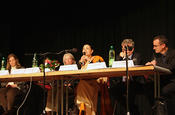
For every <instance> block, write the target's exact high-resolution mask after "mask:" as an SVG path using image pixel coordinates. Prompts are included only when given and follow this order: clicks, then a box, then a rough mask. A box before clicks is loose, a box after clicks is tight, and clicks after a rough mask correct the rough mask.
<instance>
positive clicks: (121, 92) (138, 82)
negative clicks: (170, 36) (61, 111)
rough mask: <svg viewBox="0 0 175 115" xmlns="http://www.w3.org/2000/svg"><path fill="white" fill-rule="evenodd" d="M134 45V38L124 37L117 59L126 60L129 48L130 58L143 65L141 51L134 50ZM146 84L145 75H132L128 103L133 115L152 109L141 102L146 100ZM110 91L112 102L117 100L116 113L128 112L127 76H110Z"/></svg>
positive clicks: (141, 114) (139, 114) (120, 114)
mask: <svg viewBox="0 0 175 115" xmlns="http://www.w3.org/2000/svg"><path fill="white" fill-rule="evenodd" d="M134 45H135V43H134V41H133V40H132V39H124V40H123V41H122V43H121V47H122V51H121V52H120V54H119V56H117V58H116V60H117V61H121V60H126V50H127V55H128V60H133V62H134V65H142V61H143V60H142V57H141V55H140V54H139V53H137V52H135V51H134V50H135V49H134ZM125 48H127V49H125ZM144 85H145V78H144V77H143V76H137V77H136V76H133V77H131V76H130V83H129V102H128V103H129V111H130V113H131V115H143V114H144V112H145V111H150V110H148V109H147V108H145V106H143V105H141V104H140V103H143V102H144V101H146V100H145V98H146V96H144ZM110 91H111V98H112V100H114V101H112V102H115V104H114V107H115V105H116V106H117V108H114V109H115V115H123V114H126V76H122V77H115V78H110ZM138 98H139V100H138ZM147 113H148V112H147ZM148 114H149V113H148Z"/></svg>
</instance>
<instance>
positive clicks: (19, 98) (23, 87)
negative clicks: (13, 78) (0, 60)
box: [0, 54, 44, 115]
mask: <svg viewBox="0 0 175 115" xmlns="http://www.w3.org/2000/svg"><path fill="white" fill-rule="evenodd" d="M20 68H22V66H21V64H20V63H19V60H18V58H17V56H16V55H15V54H9V55H8V57H7V66H6V69H7V70H9V72H11V70H13V69H20ZM2 84H3V88H1V89H0V105H1V106H2V107H3V109H4V111H5V112H4V113H3V115H9V114H12V115H15V114H16V113H17V112H18V113H19V114H22V115H31V114H35V115H40V114H41V113H42V112H43V105H44V104H43V103H42V102H43V100H42V99H43V98H42V95H43V91H42V88H40V87H39V86H37V85H34V84H32V85H31V89H30V92H29V95H28V96H27V99H26V100H25V101H24V98H25V96H26V94H27V92H28V89H29V87H30V83H29V82H8V83H2ZM23 101H24V104H23V105H22V102H23ZM31 102H32V103H31ZM21 105H22V106H21ZM20 106H21V108H19V107H20Z"/></svg>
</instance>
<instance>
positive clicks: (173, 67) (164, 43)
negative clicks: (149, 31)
mask: <svg viewBox="0 0 175 115" xmlns="http://www.w3.org/2000/svg"><path fill="white" fill-rule="evenodd" d="M153 50H154V51H155V55H154V59H153V60H152V61H151V62H148V63H146V65H157V66H161V67H164V68H167V69H169V70H170V71H171V72H172V74H171V75H163V76H160V85H161V100H163V101H162V103H165V104H167V109H168V115H175V109H174V106H175V50H174V49H170V48H169V47H168V40H167V38H166V36H164V35H158V36H156V37H154V39H153ZM161 115H164V114H161Z"/></svg>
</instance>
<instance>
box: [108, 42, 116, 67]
mask: <svg viewBox="0 0 175 115" xmlns="http://www.w3.org/2000/svg"><path fill="white" fill-rule="evenodd" d="M114 61H115V50H114V46H112V45H111V46H110V49H109V67H112V63H113V62H114Z"/></svg>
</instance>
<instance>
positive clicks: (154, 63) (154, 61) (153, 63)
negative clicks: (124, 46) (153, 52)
mask: <svg viewBox="0 0 175 115" xmlns="http://www.w3.org/2000/svg"><path fill="white" fill-rule="evenodd" d="M145 65H156V60H152V61H151V62H147V63H146V64H145Z"/></svg>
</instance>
